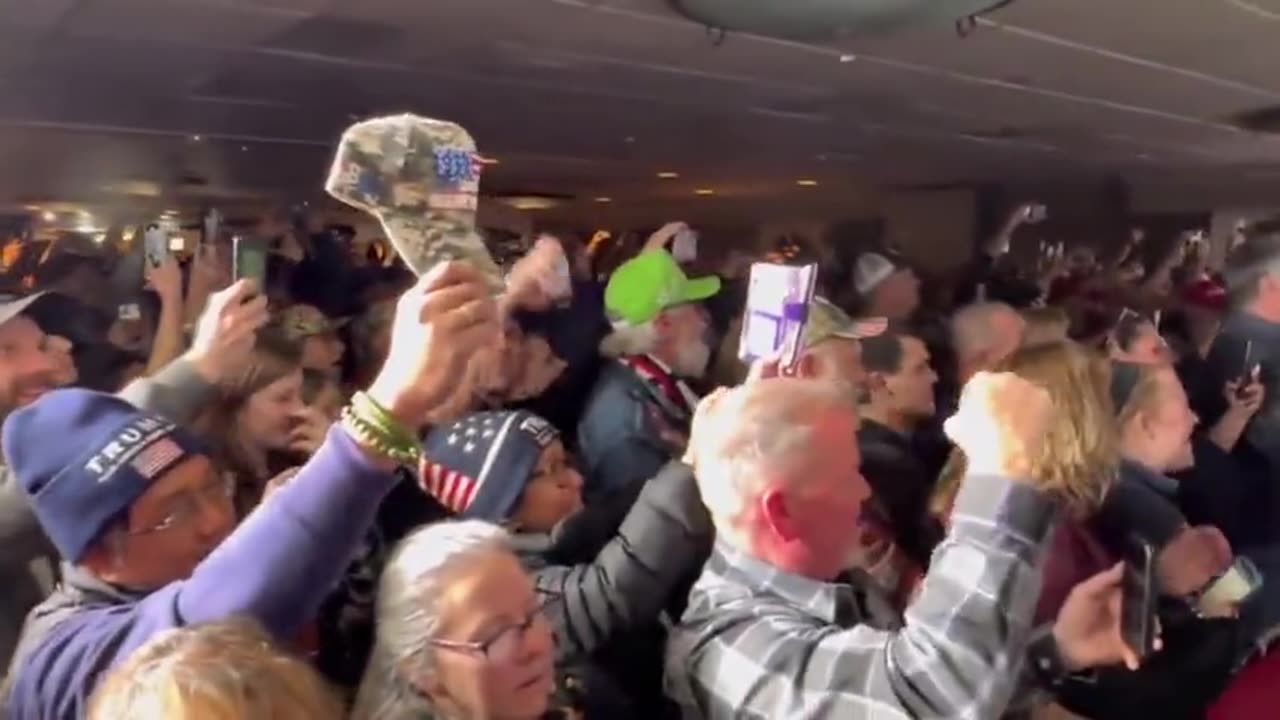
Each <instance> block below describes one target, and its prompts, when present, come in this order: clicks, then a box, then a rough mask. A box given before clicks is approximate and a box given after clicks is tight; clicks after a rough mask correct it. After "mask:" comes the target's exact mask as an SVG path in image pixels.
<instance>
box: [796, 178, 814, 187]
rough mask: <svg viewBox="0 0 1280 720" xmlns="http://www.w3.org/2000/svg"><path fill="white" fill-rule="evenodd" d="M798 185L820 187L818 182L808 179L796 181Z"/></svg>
mask: <svg viewBox="0 0 1280 720" xmlns="http://www.w3.org/2000/svg"><path fill="white" fill-rule="evenodd" d="M796 185H799V186H800V187H818V181H817V180H810V179H808V178H801V179H799V180H797V181H796Z"/></svg>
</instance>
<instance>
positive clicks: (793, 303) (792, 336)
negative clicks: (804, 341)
mask: <svg viewBox="0 0 1280 720" xmlns="http://www.w3.org/2000/svg"><path fill="white" fill-rule="evenodd" d="M817 275H818V266H817V265H815V264H810V265H804V266H793V265H780V264H775V263H756V264H754V265H752V266H751V277H750V280H749V281H748V285H747V308H746V315H745V317H744V318H743V320H742V336H741V338H740V341H739V345H738V356H739V358H741V359H743V360H746V361H748V362H750V361H754V360H759V359H762V358H769V357H775V356H777V357H779V358H780V359H781V361H782V364H783V365H784V366H785V367H793V366H794V365H795V363H796V361H797V360H798V359H799V356H800V351H801V349H802V348H801V338H802V336H803V334H804V328H805V324H806V323H807V321H808V308H809V303H810V301H812V300H813V294H814V287H815V284H816V282H817Z"/></svg>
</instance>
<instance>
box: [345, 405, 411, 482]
mask: <svg viewBox="0 0 1280 720" xmlns="http://www.w3.org/2000/svg"><path fill="white" fill-rule="evenodd" d="M361 396H363V393H359V394H357V396H356V397H355V398H352V403H351V404H350V405H348V406H346V407H345V408H343V409H342V427H343V429H344V430H346V431H347V433H349V434H350V435H351V436H352V437H353V438H355V440H356V441H357V442H359V443H360V444H361V445H364V446H366V447H368V448H371V449H372V450H374V451H375V452H377V453H378V454H380V455H382V456H384V457H386V458H388V459H390V460H394V461H395V462H397V463H399V464H401V465H416V464H417V462H418V460H419V459H420V458H421V457H422V447H421V445H420V444H419V442H418V439H417V438H416V437H415V436H414V435H413V434H412V433H410V432H409V431H408V430H406V429H405V428H404V426H403V425H401V424H400V423H399V422H398V421H396V420H395V418H393V417H392V416H391V414H390V413H388V412H387V411H386V410H385V409H383V408H382V406H380V405H378V404H377V402H376V401H374V400H373V399H372V398H369V397H368V396H363V399H362V398H361Z"/></svg>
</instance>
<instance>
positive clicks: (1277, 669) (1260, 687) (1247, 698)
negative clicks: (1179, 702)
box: [1208, 652, 1280, 720]
mask: <svg viewBox="0 0 1280 720" xmlns="http://www.w3.org/2000/svg"><path fill="white" fill-rule="evenodd" d="M1277 708H1280V652H1272V653H1269V654H1267V655H1265V656H1263V657H1262V658H1260V659H1258V660H1254V661H1253V662H1251V663H1249V665H1248V666H1246V667H1245V669H1244V670H1242V671H1240V674H1239V675H1236V677H1235V679H1234V680H1232V681H1231V685H1230V686H1228V687H1227V691H1226V692H1224V693H1223V694H1222V697H1220V698H1218V701H1217V702H1215V703H1214V704H1213V707H1211V708H1209V715H1208V720H1255V719H1256V720H1262V719H1263V718H1266V719H1267V720H1270V719H1271V718H1274V717H1276V715H1277V713H1280V710H1277Z"/></svg>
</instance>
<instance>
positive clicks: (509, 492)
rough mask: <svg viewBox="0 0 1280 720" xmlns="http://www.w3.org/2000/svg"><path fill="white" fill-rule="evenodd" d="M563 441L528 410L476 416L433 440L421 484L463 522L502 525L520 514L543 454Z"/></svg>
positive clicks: (426, 448) (435, 433)
mask: <svg viewBox="0 0 1280 720" xmlns="http://www.w3.org/2000/svg"><path fill="white" fill-rule="evenodd" d="M559 437H560V434H559V433H558V432H557V431H556V429H555V428H554V427H553V426H552V425H551V423H549V422H547V421H546V420H543V419H542V418H540V417H538V416H537V415H534V414H533V413H531V412H527V411H525V410H516V411H500V412H478V413H472V414H470V415H467V416H465V417H463V418H462V419H461V420H458V421H457V422H454V423H452V424H450V425H442V426H439V427H435V428H432V430H431V432H430V433H428V434H427V438H426V440H425V441H423V445H422V451H423V461H422V467H421V475H420V482H421V483H422V487H423V489H425V490H426V491H427V492H428V493H430V494H431V495H432V496H433V497H435V498H436V500H438V501H440V503H441V504H442V505H444V506H445V507H446V508H448V509H449V510H452V511H453V512H454V513H457V514H458V515H459V516H460V517H463V518H468V519H476V520H487V521H489V522H494V523H501V522H503V521H505V520H507V519H508V518H509V517H510V516H511V514H512V513H514V512H515V510H516V507H517V505H518V504H519V503H520V497H521V496H522V495H523V494H524V489H525V486H526V485H528V484H529V481H530V480H531V479H532V478H533V472H534V470H535V469H536V468H537V467H538V460H539V458H541V456H542V451H543V450H545V449H547V446H549V445H550V444H551V442H552V441H553V440H556V439H558V438H559Z"/></svg>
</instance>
